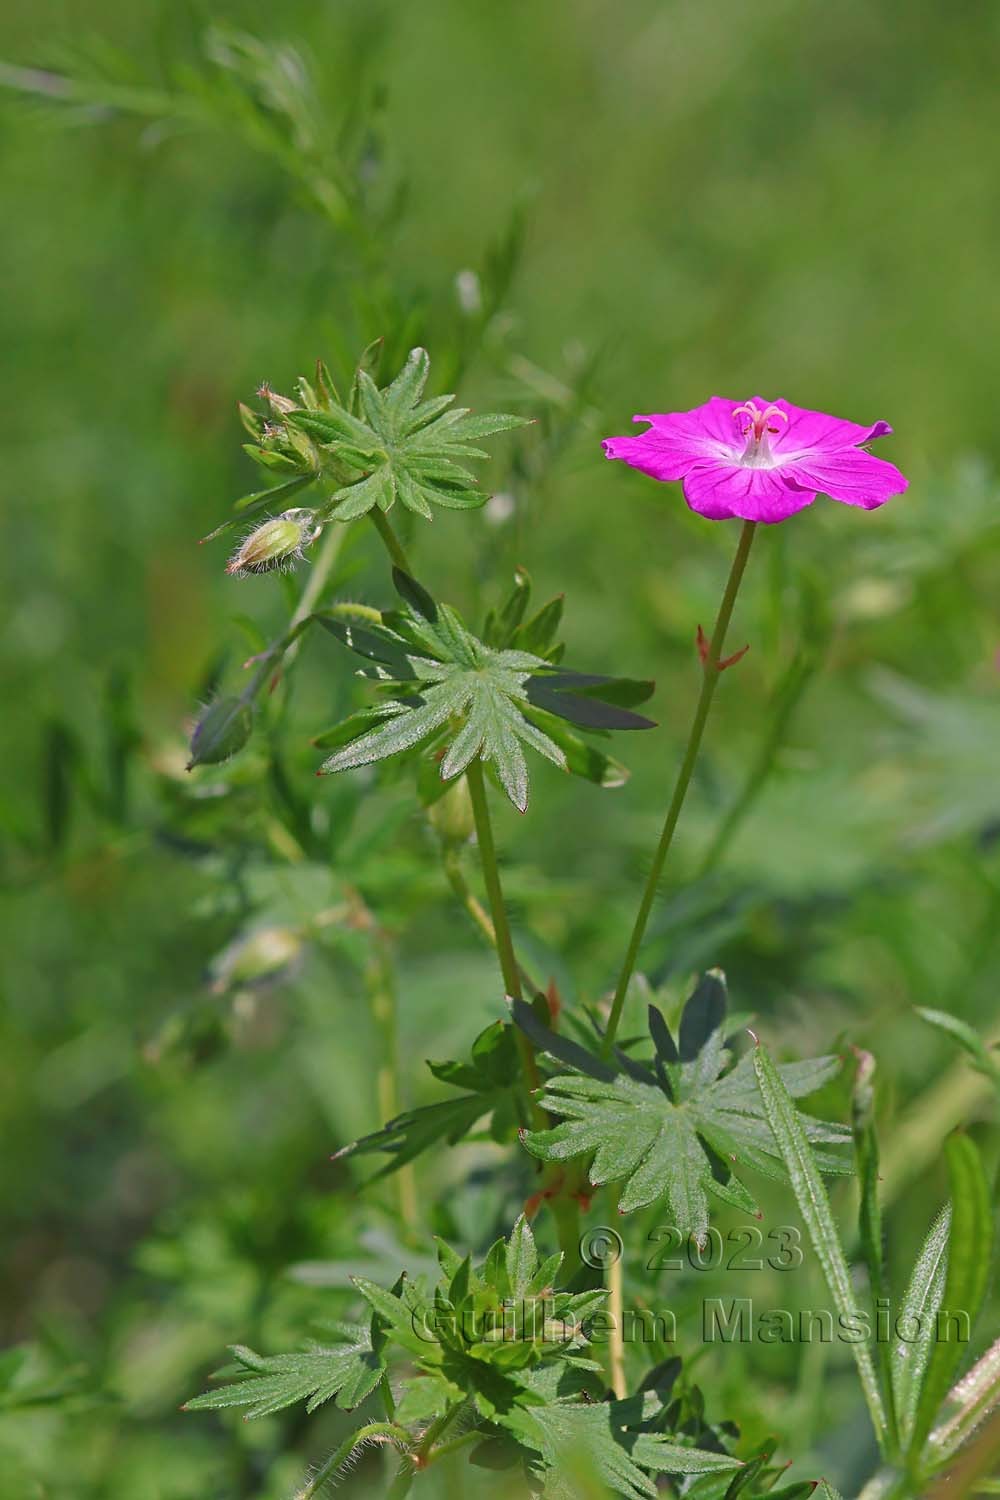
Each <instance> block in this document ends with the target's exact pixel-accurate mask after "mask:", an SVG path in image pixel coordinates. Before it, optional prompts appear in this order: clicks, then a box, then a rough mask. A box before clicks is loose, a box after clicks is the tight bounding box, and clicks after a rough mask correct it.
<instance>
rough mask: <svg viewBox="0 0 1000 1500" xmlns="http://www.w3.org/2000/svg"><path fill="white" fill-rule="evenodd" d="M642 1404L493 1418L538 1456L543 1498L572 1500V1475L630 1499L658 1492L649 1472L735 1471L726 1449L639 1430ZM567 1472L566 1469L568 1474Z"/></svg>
mask: <svg viewBox="0 0 1000 1500" xmlns="http://www.w3.org/2000/svg"><path fill="white" fill-rule="evenodd" d="M643 1417H644V1402H643V1400H642V1398H636V1397H633V1398H631V1399H629V1400H626V1401H602V1402H596V1403H593V1404H591V1405H576V1404H573V1405H571V1404H554V1405H550V1406H541V1407H532V1408H530V1409H529V1408H525V1407H518V1408H516V1409H515V1410H514V1411H512V1412H509V1413H506V1414H503V1415H500V1416H499V1417H498V1419H497V1420H498V1421H499V1422H500V1424H501V1425H502V1426H503V1427H505V1428H506V1429H507V1430H508V1431H509V1432H512V1433H513V1434H514V1435H515V1437H517V1438H518V1440H519V1441H520V1442H521V1443H523V1444H525V1445H526V1446H527V1447H529V1448H532V1449H534V1450H535V1451H536V1452H537V1453H538V1454H539V1456H540V1458H541V1463H542V1467H543V1470H544V1472H545V1489H544V1494H545V1496H546V1500H577V1497H578V1495H579V1490H578V1488H577V1484H576V1479H577V1476H582V1475H587V1476H588V1477H593V1478H594V1479H597V1480H598V1481H600V1482H601V1483H603V1484H605V1485H607V1486H608V1488H609V1489H610V1490H612V1491H613V1492H614V1494H616V1495H625V1496H628V1497H630V1500H638V1497H643V1500H645V1497H649V1500H655V1497H656V1495H657V1494H658V1490H657V1487H656V1485H655V1484H654V1482H653V1481H652V1480H651V1479H650V1477H649V1473H648V1472H646V1471H652V1472H653V1473H656V1474H677V1475H680V1474H709V1473H722V1472H726V1471H731V1470H735V1469H739V1467H740V1463H739V1460H738V1459H735V1458H730V1457H729V1455H728V1454H725V1453H708V1452H705V1451H703V1450H702V1449H699V1448H694V1447H684V1446H682V1445H681V1444H679V1443H672V1442H670V1441H669V1440H668V1439H667V1438H664V1437H661V1436H660V1435H659V1434H658V1433H650V1432H639V1431H635V1430H634V1429H635V1428H637V1427H638V1426H639V1425H640V1424H641V1423H642V1421H643ZM567 1471H568V1472H567Z"/></svg>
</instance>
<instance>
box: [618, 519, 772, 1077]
mask: <svg viewBox="0 0 1000 1500" xmlns="http://www.w3.org/2000/svg"><path fill="white" fill-rule="evenodd" d="M756 528H757V523H756V522H755V521H744V523H743V530H742V531H741V532H740V540H739V545H738V547H737V548H736V556H735V557H734V558H733V564H732V567H731V568H730V570H729V578H728V580H727V581H726V588H725V592H724V594H723V596H722V603H721V604H720V605H719V613H718V615H717V616H716V619H715V626H714V628H713V630H712V637H711V640H710V641H709V643H708V649H707V651H706V654H705V660H704V662H703V664H702V683H701V693H700V695H699V697H698V706H697V708H696V709H695V713H694V719H693V720H692V723H691V730H690V733H689V734H688V742H687V748H686V750H685V752H684V759H683V761H682V762H681V768H680V771H679V772H678V775H677V782H676V784H675V786H674V794H673V796H672V797H671V799H670V806H669V807H668V808H667V815H666V818H665V820H664V823H663V832H662V833H661V834H660V842H659V843H658V844H657V846H656V853H655V854H654V855H653V864H652V868H651V869H650V872H649V875H648V877H647V879H646V886H645V889H644V891H643V893H642V900H641V901H640V903H639V911H638V914H637V916H636V919H635V926H634V927H633V928H632V936H631V938H630V939H629V945H628V951H627V952H626V954H625V961H624V963H623V964H622V970H621V973H620V975H619V976H618V986H617V988H616V990H615V996H614V1000H613V1001H612V1003H611V1013H610V1015H609V1016H608V1028H607V1031H606V1033H605V1037H604V1051H605V1053H606V1054H609V1055H610V1053H611V1049H612V1047H613V1046H614V1040H615V1036H616V1034H617V1032H618V1026H619V1023H620V1021H621V1018H622V1010H623V1009H624V1006H625V996H626V994H627V993H628V987H629V982H630V981H631V978H632V975H633V973H634V971H635V965H636V960H637V959H638V957H639V949H640V947H641V946H642V940H643V937H644V935H645V932H646V924H647V923H648V921H649V914H650V912H651V911H652V909H653V902H654V900H655V898H656V888H657V886H658V885H659V881H660V875H661V874H662V872H663V865H664V861H665V860H666V857H667V854H668V853H669V851H670V845H671V844H672V843H673V838H674V832H675V830H676V828H677V823H678V820H679V818H680V815H681V808H682V807H683V806H684V798H685V797H686V796H687V791H688V787H689V786H690V784H691V777H692V774H693V772H694V768H695V764H696V762H697V760H698V751H699V750H700V748H701V741H702V736H703V735H704V733H705V725H706V723H707V722H708V713H709V709H710V708H711V706H712V699H713V698H714V696H715V689H716V686H717V684H718V681H719V674H720V672H721V671H722V667H721V664H720V657H721V656H722V648H723V645H724V644H725V640H726V631H727V630H728V629H729V621H730V619H731V618H732V613H733V606H734V604H735V603H736V596H737V594H738V593H739V590H740V584H741V583H742V581H743V573H744V570H745V569H746V565H747V558H748V557H749V556H750V547H751V544H752V542H753V539H754V533H755V531H756Z"/></svg>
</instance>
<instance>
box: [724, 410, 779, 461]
mask: <svg viewBox="0 0 1000 1500" xmlns="http://www.w3.org/2000/svg"><path fill="white" fill-rule="evenodd" d="M741 417H745V418H746V421H745V422H740V418H741ZM775 418H778V420H779V421H781V422H785V423H786V424H787V422H788V417H787V416H786V414H785V413H784V412H783V411H780V410H779V409H778V407H777V406H768V407H766V408H765V409H764V410H763V411H760V410H759V409H758V407H757V406H756V405H755V404H754V402H753V401H748V402H747V403H746V405H745V406H738V407H737V408H736V410H735V411H734V412H733V420H734V422H736V423H737V425H738V426H739V429H740V434H741V436H742V437H745V438H746V447H745V448H744V449H743V452H742V453H741V454H740V463H741V464H742V465H743V467H744V468H745V469H773V468H774V467H775V466H776V465H777V464H778V463H780V462H781V460H780V459H777V458H775V456H774V454H773V453H772V452H771V444H770V440H769V437H768V434H769V433H772V432H780V431H781V428H780V427H775V426H774V419H775Z"/></svg>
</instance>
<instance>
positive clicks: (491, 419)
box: [255, 346, 524, 521]
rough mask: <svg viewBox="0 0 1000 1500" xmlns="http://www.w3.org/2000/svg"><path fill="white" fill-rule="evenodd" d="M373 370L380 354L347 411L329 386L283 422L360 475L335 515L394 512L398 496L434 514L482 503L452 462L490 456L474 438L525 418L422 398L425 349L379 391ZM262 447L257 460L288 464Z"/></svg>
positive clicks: (336, 499)
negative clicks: (322, 399)
mask: <svg viewBox="0 0 1000 1500" xmlns="http://www.w3.org/2000/svg"><path fill="white" fill-rule="evenodd" d="M380 349H381V346H380ZM366 363H367V365H368V368H365V364H366ZM376 368H377V360H376V361H375V362H374V363H373V362H372V361H371V360H367V361H366V360H363V361H362V365H361V366H359V368H358V372H357V376H356V378H355V382H354V387H353V390H352V396H351V401H350V407H349V409H347V408H344V407H342V406H340V405H338V404H337V402H336V399H335V397H334V396H333V394H332V392H329V393H328V395H327V399H326V403H325V405H324V406H323V407H322V408H318V407H317V408H314V409H308V408H306V409H298V410H292V411H289V412H287V413H286V414H285V417H284V421H285V424H286V426H288V427H290V428H292V429H293V430H295V431H298V432H303V433H306V434H308V435H309V437H311V438H312V439H313V440H314V441H315V442H318V443H320V444H321V445H322V447H323V449H324V450H325V451H326V452H327V453H328V454H329V456H330V458H331V459H332V460H333V461H334V462H335V463H336V464H337V465H338V466H339V467H340V470H341V471H343V470H344V469H346V470H348V471H353V474H354V476H355V477H354V478H351V479H349V480H348V481H347V482H346V483H344V484H342V485H341V487H340V488H339V489H337V490H336V491H335V493H334V494H333V496H332V501H331V504H332V512H331V513H332V514H333V515H334V516H335V517H336V519H337V520H341V521H344V520H353V519H355V518H356V517H358V516H362V515H364V514H365V513H366V512H367V511H369V510H370V509H371V508H372V506H373V505H379V506H381V507H382V509H384V510H389V509H390V508H391V507H392V506H393V505H394V504H395V502H396V501H397V500H398V501H399V502H400V503H401V504H402V505H404V506H405V507H406V508H407V509H408V510H412V511H414V512H415V513H416V514H418V515H420V516H423V517H424V518H425V519H428V520H429V519H430V518H431V516H432V514H433V510H432V507H433V506H435V505H439V506H443V507H445V508H446V509H450V510H456V509H457V510H464V509H469V508H472V507H476V506H480V505H482V504H484V503H485V501H486V499H487V498H488V497H487V495H486V494H485V493H484V492H482V491H481V490H480V489H479V487H478V484H477V481H476V477H475V475H474V474H473V473H471V471H470V470H469V469H467V468H466V467H465V466H464V465H462V464H459V463H456V461H455V460H456V459H459V458H477V459H478V458H484V457H486V456H487V455H486V454H485V452H484V451H483V449H481V448H479V447H477V446H473V445H472V444H471V443H470V439H479V438H483V437H490V436H492V435H493V434H495V433H498V432H504V431H508V430H510V429H511V428H514V427H520V426H523V425H524V422H523V419H522V418H520V417H513V416H505V415H497V416H483V417H472V416H470V415H469V414H468V413H467V412H465V411H463V410H462V409H453V410H449V409H448V408H449V407H450V406H451V403H452V401H453V400H454V397H453V396H438V397H434V398H432V399H431V400H429V401H422V400H421V397H422V395H423V390H424V386H425V385H426V382H427V377H428V373H429V370H430V361H429V358H428V355H427V352H426V350H424V349H412V350H411V351H410V354H409V356H408V357H407V360H406V363H405V364H404V366H403V368H402V370H400V372H399V374H398V375H397V376H396V377H395V379H394V380H392V381H391V382H390V384H389V385H387V386H384V387H383V388H381V389H380V388H379V387H378V386H377V385H376V383H375V380H374V379H373V378H372V377H373V373H374V372H375V369H376ZM261 453H262V450H257V452H256V453H255V456H257V457H258V461H259V462H268V463H272V462H274V461H275V460H277V461H278V462H279V463H283V462H286V460H285V458H284V455H283V454H280V453H278V454H270V453H265V454H264V456H261Z"/></svg>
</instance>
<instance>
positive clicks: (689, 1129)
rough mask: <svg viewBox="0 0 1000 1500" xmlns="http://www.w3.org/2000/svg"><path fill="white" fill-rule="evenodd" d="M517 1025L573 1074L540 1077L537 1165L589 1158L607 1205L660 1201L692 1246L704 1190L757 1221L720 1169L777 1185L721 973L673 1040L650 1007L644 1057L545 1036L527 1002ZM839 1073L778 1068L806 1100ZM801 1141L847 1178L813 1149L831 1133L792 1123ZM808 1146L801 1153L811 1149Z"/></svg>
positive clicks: (687, 1012)
mask: <svg viewBox="0 0 1000 1500" xmlns="http://www.w3.org/2000/svg"><path fill="white" fill-rule="evenodd" d="M515 1015H516V1018H517V1020H518V1022H519V1024H520V1025H522V1026H523V1027H524V1029H525V1031H526V1032H527V1034H528V1035H529V1036H530V1037H531V1038H532V1040H533V1041H534V1042H535V1043H536V1045H537V1046H538V1047H539V1048H540V1049H541V1050H543V1051H547V1052H548V1053H549V1054H550V1055H552V1056H553V1057H554V1058H555V1059H556V1060H557V1061H559V1062H563V1063H567V1064H569V1066H570V1067H571V1068H573V1070H574V1071H573V1072H572V1073H559V1074H556V1075H555V1076H554V1077H551V1078H549V1079H548V1080H547V1082H546V1085H545V1094H544V1097H543V1101H542V1102H543V1104H544V1106H545V1108H546V1109H547V1110H548V1111H549V1112H550V1113H552V1114H555V1115H558V1116H560V1117H561V1118H562V1119H563V1122H564V1123H563V1124H561V1125H557V1126H555V1128H554V1129H552V1130H545V1131H530V1132H528V1133H527V1134H526V1135H525V1137H524V1142H525V1145H526V1146H527V1148H528V1150H529V1151H530V1152H531V1153H532V1155H534V1156H537V1157H539V1158H540V1159H541V1160H542V1161H571V1160H574V1159H575V1158H577V1157H581V1156H582V1157H590V1158H592V1160H591V1162H590V1165H589V1167H588V1176H589V1178H590V1181H591V1183H592V1184H594V1185H595V1186H598V1185H599V1184H601V1183H605V1182H621V1183H622V1184H623V1186H622V1189H621V1196H620V1198H619V1200H618V1207H619V1211H620V1212H621V1213H623V1214H624V1213H631V1212H632V1211H633V1210H635V1209H638V1208H644V1207H646V1206H647V1205H648V1204H650V1203H655V1202H657V1201H658V1200H660V1199H663V1198H665V1199H666V1202H667V1205H668V1206H669V1209H670V1212H671V1214H672V1216H673V1220H674V1222H675V1223H676V1225H677V1227H678V1228H679V1230H680V1231H681V1233H682V1234H684V1235H688V1234H690V1235H694V1236H695V1238H696V1239H699V1240H700V1239H702V1238H703V1237H704V1234H705V1231H706V1229H707V1227H708V1222H709V1194H711V1195H712V1196H714V1197H716V1198H719V1199H721V1200H722V1201H723V1202H725V1203H729V1204H732V1205H734V1206H735V1207H737V1208H741V1209H743V1210H744V1211H745V1212H747V1213H756V1214H758V1215H759V1209H758V1207H757V1204H756V1202H755V1201H754V1199H753V1197H752V1196H751V1195H750V1193H749V1191H748V1190H747V1188H746V1187H745V1186H744V1185H743V1183H742V1182H741V1181H740V1179H739V1178H738V1177H737V1176H736V1175H735V1173H733V1172H732V1171H731V1170H730V1165H729V1164H730V1163H731V1162H738V1163H740V1164H741V1165H744V1166H749V1167H753V1168H754V1169H755V1170H756V1171H758V1172H763V1173H764V1174H765V1176H768V1177H771V1178H777V1179H778V1180H779V1181H781V1180H784V1172H783V1171H782V1168H781V1162H782V1156H781V1153H780V1152H779V1151H778V1149H777V1148H776V1145H775V1141H774V1138H773V1136H772V1134H771V1129H770V1126H769V1124H768V1117H767V1114H766V1111H765V1105H764V1101H763V1100H762V1098H761V1095H760V1093H759V1091H758V1088H757V1083H756V1081H755V1078H754V1071H753V1060H752V1056H751V1054H750V1053H747V1054H745V1055H744V1056H743V1057H742V1058H741V1059H740V1060H739V1062H737V1063H736V1064H735V1065H733V1059H732V1054H731V1052H730V1051H729V1049H728V1048H727V1046H726V1041H727V1029H726V986H725V979H724V977H723V975H722V974H721V973H718V972H715V973H711V974H706V975H705V976H704V978H703V979H702V980H701V982H700V983H699V984H698V986H697V987H696V989H695V990H694V992H693V994H692V995H691V997H690V999H689V1000H688V1002H687V1005H686V1006H685V1008H684V1013H683V1016H682V1017H681V1024H680V1032H679V1037H678V1040H677V1041H676V1042H675V1041H674V1039H673V1037H672V1036H671V1034H670V1031H669V1029H668V1027H667V1024H666V1022H665V1020H664V1019H663V1016H662V1014H661V1012H660V1011H659V1010H658V1009H657V1008H656V1006H650V1008H649V1036H650V1041H651V1042H652V1045H653V1055H652V1057H651V1058H648V1059H642V1058H636V1057H634V1056H632V1055H631V1054H628V1053H625V1052H624V1051H622V1050H621V1049H616V1050H615V1061H614V1063H611V1062H609V1061H607V1060H605V1059H604V1058H602V1057H599V1056H597V1055H596V1054H593V1053H589V1052H585V1051H584V1049H583V1048H580V1047H577V1046H576V1044H570V1046H569V1047H567V1045H566V1043H565V1042H564V1041H561V1040H560V1039H559V1038H557V1037H555V1036H553V1035H552V1034H550V1033H548V1032H547V1031H546V1029H545V1028H544V1027H543V1026H541V1024H540V1023H539V1022H538V1021H537V1019H536V1018H535V1016H534V1014H533V1012H532V1011H531V1010H530V1008H529V1007H528V1006H526V1005H520V1006H518V1007H517V1009H516V1011H515ZM838 1069H839V1062H838V1059H837V1058H835V1057H822V1058H816V1059H814V1060H813V1061H810V1062H802V1063H790V1064H787V1065H785V1066H783V1068H782V1069H781V1074H782V1077H783V1079H784V1082H785V1087H786V1088H787V1089H789V1090H790V1091H791V1092H792V1093H793V1094H794V1095H795V1096H796V1097H803V1096H805V1095H807V1094H811V1093H814V1092H815V1091H816V1090H817V1089H818V1088H821V1087H822V1086H823V1084H825V1083H827V1082H828V1081H829V1080H830V1078H832V1077H833V1076H834V1074H835V1073H836V1072H837V1071H838ZM798 1118H799V1119H800V1122H801V1126H800V1128H801V1129H802V1131H803V1133H804V1135H805V1136H806V1139H807V1140H809V1141H810V1142H815V1143H819V1144H818V1146H817V1148H816V1149H815V1150H814V1151H813V1159H814V1160H815V1161H816V1163H817V1164H818V1165H819V1166H820V1167H821V1168H822V1169H823V1170H824V1171H828V1172H844V1171H847V1170H849V1167H848V1165H847V1163H846V1162H845V1161H844V1160H843V1159H842V1158H841V1157H839V1156H837V1155H836V1154H835V1153H834V1152H832V1151H829V1150H826V1149H823V1148H824V1147H825V1146H828V1145H839V1144H842V1143H843V1142H844V1141H845V1140H846V1136H845V1134H844V1132H843V1131H842V1130H841V1129H840V1128H839V1127H837V1126H832V1125H827V1124H824V1123H822V1122H820V1121H818V1120H812V1119H810V1118H808V1117H807V1116H799V1117H798ZM810 1149H812V1148H810Z"/></svg>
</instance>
